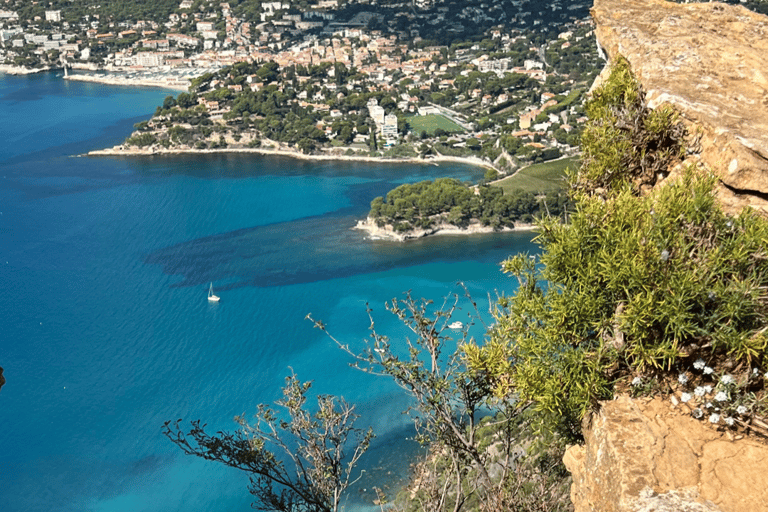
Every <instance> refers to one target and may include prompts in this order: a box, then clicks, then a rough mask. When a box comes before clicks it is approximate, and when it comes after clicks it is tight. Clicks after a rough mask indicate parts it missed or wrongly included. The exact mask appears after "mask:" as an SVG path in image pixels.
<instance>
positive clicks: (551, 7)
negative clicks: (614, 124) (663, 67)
mask: <svg viewBox="0 0 768 512" xmlns="http://www.w3.org/2000/svg"><path fill="white" fill-rule="evenodd" d="M44 4H45V5H44ZM89 4H90V5H89ZM139 15H141V16H142V17H141V18H137V16H139ZM121 16H122V17H121ZM0 23H2V28H1V29H0V41H1V42H2V49H0V59H3V60H4V62H5V68H4V69H5V70H6V72H28V71H34V70H40V69H50V68H56V69H62V68H63V73H64V74H65V75H66V76H65V78H68V79H74V80H84V81H97V82H104V83H112V84H119V85H147V86H159V87H164V88H167V89H169V90H178V91H184V94H185V96H183V97H182V98H181V101H177V100H172V101H166V103H165V105H163V106H162V107H159V108H158V111H157V112H156V116H155V117H154V118H153V119H152V120H150V121H148V122H146V123H140V125H139V126H137V129H136V132H134V133H133V134H132V135H131V136H130V137H129V138H128V139H127V141H126V144H125V145H123V147H122V148H121V149H122V150H133V151H140V152H141V151H143V152H158V151H193V150H198V151H199V150H216V149H223V148H229V149H238V148H241V149H247V148H251V149H259V148H260V149H262V150H264V149H266V148H271V149H274V150H285V151H289V152H290V151H294V152H302V153H305V154H306V153H319V154H321V155H346V156H358V157H360V156H364V157H382V156H384V157H391V158H412V157H419V158H423V157H429V156H454V157H463V158H475V159H478V160H479V161H483V162H485V163H486V164H487V165H489V166H491V167H493V168H495V169H497V170H498V171H500V172H501V173H506V172H511V171H513V170H515V169H517V168H519V167H520V166H521V165H524V164H526V163H530V162H539V161H545V160H550V159H555V158H558V157H561V156H563V155H570V154H573V153H575V152H576V147H577V144H578V134H579V129H580V128H579V127H580V124H581V123H582V122H583V121H584V119H585V118H584V115H583V110H582V107H581V103H582V100H583V96H584V94H585V93H586V91H587V89H588V86H589V84H590V83H591V82H592V80H593V79H594V77H595V75H596V74H597V72H599V69H600V68H601V67H602V66H601V64H600V59H599V57H598V52H597V48H596V45H595V43H594V37H593V35H592V23H591V21H590V19H589V17H588V4H587V3H585V2H578V1H573V2H569V1H567V0H562V1H554V2H551V3H549V4H547V5H539V4H538V3H536V2H531V1H528V0H508V1H495V2H494V1H489V2H486V3H481V4H478V5H474V6H466V5H464V4H463V3H459V2H440V1H435V2H432V1H426V0H425V1H420V2H415V3H402V2H384V1H380V2H377V1H376V0H366V1H363V2H339V1H337V0H321V1H320V2H318V3H313V4H308V3H306V2H300V3H298V2H293V3H291V2H248V1H243V2H229V3H227V2H213V1H207V0H195V1H191V0H182V1H181V2H173V3H168V2H157V6H156V8H155V11H153V12H149V11H147V10H146V9H145V10H144V11H140V10H138V9H137V12H135V13H130V14H129V13H122V15H120V14H118V13H114V12H110V11H107V10H105V8H103V7H101V6H95V5H93V3H92V2H90V3H89V2H86V1H84V0H80V1H73V2H40V3H36V4H33V6H31V7H30V6H29V5H28V4H27V3H25V2H20V1H18V0H7V1H6V2H5V5H4V7H3V10H0ZM266 103H272V104H273V106H272V107H271V108H270V107H268V106H267V105H265V104H266ZM244 105H246V106H245V107H244ZM291 119H294V120H300V122H298V121H297V122H295V123H288V121H290V120H291Z"/></svg>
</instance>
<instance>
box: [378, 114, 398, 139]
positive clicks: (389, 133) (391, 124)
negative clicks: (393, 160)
mask: <svg viewBox="0 0 768 512" xmlns="http://www.w3.org/2000/svg"><path fill="white" fill-rule="evenodd" d="M381 134H382V135H383V136H384V138H385V139H387V140H390V139H394V140H397V116H396V115H394V114H389V115H387V116H384V124H383V125H382V126H381Z"/></svg>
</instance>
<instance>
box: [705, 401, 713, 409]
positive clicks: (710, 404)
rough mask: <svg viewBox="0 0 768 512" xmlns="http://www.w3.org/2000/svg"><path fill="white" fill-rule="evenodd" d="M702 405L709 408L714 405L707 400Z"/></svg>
mask: <svg viewBox="0 0 768 512" xmlns="http://www.w3.org/2000/svg"><path fill="white" fill-rule="evenodd" d="M704 407H706V408H707V409H711V408H713V407H714V405H712V402H707V403H706V404H705V405H704Z"/></svg>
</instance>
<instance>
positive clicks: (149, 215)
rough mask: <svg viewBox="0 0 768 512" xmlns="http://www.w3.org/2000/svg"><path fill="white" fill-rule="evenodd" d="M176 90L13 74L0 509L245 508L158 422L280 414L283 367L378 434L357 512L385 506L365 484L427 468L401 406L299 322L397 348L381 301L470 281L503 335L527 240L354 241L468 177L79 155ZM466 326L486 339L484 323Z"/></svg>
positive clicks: (5, 133)
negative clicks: (389, 204)
mask: <svg viewBox="0 0 768 512" xmlns="http://www.w3.org/2000/svg"><path fill="white" fill-rule="evenodd" d="M167 94H168V92H167V91H163V90H158V89H148V88H127V87H121V86H106V85H102V84H96V83H86V82H76V81H65V80H63V79H62V76H61V72H60V71H59V72H43V73H38V74H34V75H25V76H9V75H3V74H0V103H2V108H0V118H1V119H2V121H3V123H2V128H0V130H2V133H0V135H1V136H2V137H3V139H4V140H6V141H7V144H6V145H5V146H3V147H2V148H0V205H1V206H0V212H1V213H0V278H2V280H3V283H4V286H5V290H7V291H9V292H12V293H6V294H3V296H2V297H1V298H0V307H2V308H3V310H4V311H5V314H4V315H3V318H2V320H0V328H1V329H2V332H3V333H4V334H3V336H2V338H0V366H2V367H3V368H4V377H5V378H6V380H7V382H6V384H5V385H4V386H3V388H2V391H0V411H2V412H0V419H2V423H3V425H4V427H3V429H2V430H0V447H1V448H2V450H1V453H0V466H2V467H3V468H4V483H5V485H3V486H2V488H1V489H0V502H2V503H3V508H4V510H8V511H12V512H16V511H31V512H37V511H40V512H42V511H46V512H48V511H54V512H58V511H62V512H75V511H78V512H79V511H99V512H122V511H126V512H127V511H131V512H137V511H147V512H161V511H162V512H165V511H168V510H186V511H189V512H196V511H200V512H202V511H214V512H224V511H246V510H251V509H250V502H251V499H250V498H251V497H250V495H249V494H248V492H247V478H246V477H245V476H244V475H243V474H240V473H238V472H237V471H235V470H231V469H227V468H219V467H218V466H217V465H216V464H213V463H207V462H205V461H200V460H195V459H193V458H190V457H185V456H184V455H183V454H182V453H180V451H179V450H178V449H177V448H175V447H174V446H173V445H172V444H171V443H170V442H168V440H167V439H165V438H164V437H163V436H162V435H161V433H160V428H161V426H162V424H163V422H164V421H166V420H175V419H177V418H184V420H185V421H188V420H194V419H198V418H199V419H202V420H203V422H206V423H208V425H209V427H211V428H212V429H230V430H232V429H234V428H235V424H234V423H233V422H232V418H233V416H234V415H237V414H243V413H244V414H245V416H246V417H250V416H251V415H252V413H253V412H254V411H255V408H256V405H257V404H259V403H268V402H274V400H275V399H277V398H278V396H279V389H280V386H281V385H282V384H283V380H284V378H285V376H286V375H288V374H289V373H290V371H291V370H290V369H293V371H295V372H296V374H297V375H298V376H299V377H300V378H301V379H303V380H312V381H314V386H313V391H317V392H319V393H334V394H339V395H343V396H344V397H345V398H346V399H347V400H348V401H349V402H351V403H354V404H356V405H357V412H358V413H359V414H361V419H360V425H362V426H367V425H371V426H373V427H374V429H375V430H376V432H377V434H378V437H377V439H376V440H375V442H374V445H373V447H372V449H371V451H370V452H369V453H368V454H367V455H366V458H365V459H364V460H363V461H362V462H363V466H362V467H363V469H366V475H367V476H368V477H369V478H368V479H366V480H365V481H361V485H360V486H359V488H357V489H355V492H354V495H353V496H352V498H351V501H350V502H349V503H348V504H347V507H346V509H347V510H373V509H374V508H375V509H376V510H378V508H376V507H374V506H373V505H372V503H373V493H372V491H371V486H372V485H379V486H381V487H383V488H385V489H394V488H395V487H396V486H397V485H398V483H399V482H402V479H403V478H404V477H405V476H406V475H407V469H408V462H409V458H408V455H409V454H413V453H414V452H415V446H414V443H413V442H411V441H408V440H407V438H410V437H412V429H411V427H410V422H409V420H408V419H407V418H405V417H404V416H403V415H401V411H402V410H404V409H405V407H406V406H407V405H408V403H407V401H406V400H405V398H404V396H403V395H402V394H401V392H400V390H399V389H398V388H396V387H395V386H394V385H393V384H391V383H389V382H385V381H382V380H375V378H374V377H371V376H367V375H364V374H361V373H359V372H356V371H354V370H353V369H351V368H349V367H348V362H349V361H347V360H346V359H345V357H344V356H343V354H341V353H340V352H339V351H338V349H337V348H335V347H334V346H333V345H332V343H331V342H329V340H328V339H327V338H326V337H325V336H324V335H323V334H322V333H320V332H319V331H317V330H316V329H313V328H312V325H311V323H309V322H307V321H305V320H304V317H305V316H306V315H307V313H310V312H311V313H312V315H313V317H314V318H317V319H320V320H322V321H323V322H325V323H326V325H328V327H329V329H330V330H331V331H332V332H333V334H334V335H335V336H336V337H338V338H339V339H343V340H346V341H348V342H349V343H352V344H354V343H360V342H361V340H362V339H363V338H364V337H365V336H366V334H367V332H368V331H367V328H368V326H369V319H368V317H367V315H366V312H365V305H366V304H369V305H370V306H371V307H372V308H373V310H374V315H375V318H376V321H377V328H380V330H381V331H382V332H387V333H389V334H390V335H391V336H392V337H393V339H394V338H396V337H398V336H400V335H402V334H403V332H402V328H401V326H400V325H399V324H398V321H397V319H395V318H392V317H391V315H388V314H387V313H386V312H385V311H384V303H385V301H387V300H391V299H392V298H393V297H402V296H403V293H404V292H406V291H407V290H411V291H412V293H413V294H414V296H417V297H421V296H424V297H426V298H429V299H432V300H434V301H435V302H436V303H437V304H441V303H442V298H443V297H445V296H446V295H448V294H451V293H458V294H459V295H461V294H462V293H463V289H462V288H461V287H459V286H457V284H456V283H457V282H458V281H461V282H463V283H464V285H465V286H466V287H467V289H468V290H469V291H470V293H471V294H472V296H473V298H475V299H476V300H478V301H479V302H480V304H481V306H480V309H481V313H483V314H484V315H485V317H484V318H483V319H482V321H484V322H486V323H491V322H492V320H491V319H490V318H487V316H488V315H487V313H486V312H487V304H485V302H486V297H487V294H488V293H490V294H491V297H493V296H494V293H495V292H498V293H504V294H508V293H511V292H512V291H513V290H514V287H515V282H514V281H512V280H510V279H508V278H506V277H505V276H504V275H503V274H502V273H501V272H500V270H499V263H500V262H501V261H502V260H503V259H504V258H506V257H507V256H509V255H510V254H513V253H516V252H529V253H533V252H536V251H537V248H536V246H535V245H534V244H532V243H531V238H532V233H527V232H509V233H490V234H477V235H468V236H460V237H459V236H456V237H452V236H439V237H430V238H427V239H419V240H413V241H410V242H409V243H408V244H400V243H392V242H389V241H386V240H371V239H370V238H369V237H368V236H367V235H366V234H365V233H363V232H361V231H357V230H353V229H351V228H352V227H353V226H354V225H355V223H356V222H357V220H359V219H363V218H365V216H366V213H367V211H368V209H369V203H370V201H371V199H372V198H373V197H375V196H377V195H382V194H385V193H386V192H387V191H388V190H390V189H391V188H393V187H396V186H397V185H399V184H402V183H408V182H414V181H420V180H426V179H435V178H436V177H443V176H448V177H453V178H456V179H459V180H468V179H475V180H476V179H478V178H479V177H481V176H482V173H483V169H482V168H481V167H477V166H474V165H468V164H467V163H459V162H449V161H441V162H432V161H427V162H424V161H417V162H407V163H406V162H397V163H395V162H390V161H347V160H346V159H335V158H334V159H329V160H320V159H311V160H310V159H301V158H294V157H295V156H297V155H294V154H290V155H287V154H257V153H258V152H259V151H258V150H254V151H252V152H242V153H241V152H232V151H227V152H216V151H215V150H211V151H206V152H197V151H196V152H195V153H194V154H167V155H166V154H163V155H147V154H145V155H140V154H136V155H127V154H122V153H121V154H104V153H102V154H101V156H98V157H77V156H78V155H85V154H88V153H90V152H91V151H94V150H97V149H98V148H104V147H112V146H114V145H117V144H119V143H120V141H122V140H124V139H125V137H126V136H127V135H128V134H130V132H131V129H132V126H133V124H134V123H136V122H138V121H140V120H143V119H146V118H147V117H149V116H150V115H151V113H152V112H153V111H154V109H155V107H156V105H158V104H159V103H162V100H163V97H164V96H165V95H167ZM54 107H55V108H54ZM262 151H263V150H262ZM435 164H438V165H435ZM211 282H213V286H214V290H215V293H216V294H217V295H219V296H220V297H221V302H220V303H218V304H209V303H208V301H207V300H206V296H207V291H208V288H209V285H210V283H211ZM460 307H461V309H460V310H459V312H458V314H457V315H456V318H455V320H460V321H462V322H464V323H465V324H469V323H470V322H471V321H472V320H473V318H472V317H471V316H470V315H472V314H473V310H472V308H471V305H470V304H469V303H468V301H466V300H463V299H462V301H461V302H460ZM470 332H471V334H472V335H474V336H478V337H480V336H482V332H483V326H482V322H480V321H477V322H476V325H473V326H471V327H470Z"/></svg>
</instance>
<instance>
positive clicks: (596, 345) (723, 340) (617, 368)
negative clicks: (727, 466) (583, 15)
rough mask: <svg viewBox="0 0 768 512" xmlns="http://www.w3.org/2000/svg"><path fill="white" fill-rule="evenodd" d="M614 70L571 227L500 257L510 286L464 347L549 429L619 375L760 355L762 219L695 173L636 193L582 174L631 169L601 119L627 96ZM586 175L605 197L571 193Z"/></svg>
mask: <svg viewBox="0 0 768 512" xmlns="http://www.w3.org/2000/svg"><path fill="white" fill-rule="evenodd" d="M619 69H620V72H619V73H618V74H616V72H615V73H614V74H613V75H612V77H611V79H610V80H609V82H608V83H607V84H606V85H605V86H604V89H603V90H604V91H605V90H608V91H617V90H619V89H621V91H622V92H621V94H618V93H613V92H612V93H610V97H611V98H613V99H612V102H613V103H611V104H606V105H605V106H604V107H603V108H602V109H601V110H595V108H594V105H593V107H592V110H591V113H592V115H593V116H594V115H598V116H602V117H598V118H597V119H594V118H593V119H592V120H591V121H590V123H595V124H596V125H597V126H598V128H599V130H602V133H604V136H605V137H607V138H606V139H605V140H600V139H599V138H595V137H596V134H597V133H598V132H597V131H595V130H596V129H595V128H593V127H592V126H590V127H588V128H587V130H586V131H585V133H587V132H589V136H588V138H589V137H593V139H592V140H591V141H590V142H588V143H587V144H591V145H592V149H591V150H590V151H591V153H590V154H588V155H586V156H585V158H584V167H583V168H582V174H581V175H580V176H579V177H578V179H577V182H576V186H577V191H576V193H575V199H576V209H575V212H572V213H571V214H570V215H569V224H567V225H566V224H562V223H560V222H559V221H558V220H556V219H551V218H548V219H543V220H541V221H540V223H539V229H540V234H539V236H538V237H537V239H536V240H537V242H538V243H539V244H540V245H541V247H542V249H543V252H542V254H541V256H540V257H538V258H535V257H529V256H527V255H517V256H514V257H512V258H510V259H509V260H507V261H506V262H504V264H503V270H504V272H506V273H508V274H511V275H513V276H515V277H516V278H517V279H518V283H519V287H518V289H517V291H516V293H515V294H514V295H512V296H509V297H502V298H501V299H500V301H499V310H498V322H497V325H496V327H495V329H494V330H493V331H492V332H491V335H490V340H489V342H488V343H487V344H486V345H485V346H484V347H482V348H480V347H477V346H468V348H467V350H466V352H467V355H468V358H469V360H470V361H471V365H472V366H473V367H475V368H481V369H483V370H484V371H486V372H487V373H488V374H491V375H495V376H496V383H495V388H496V392H497V393H498V394H501V395H504V394H507V393H509V392H512V391H513V390H514V391H515V392H517V393H519V396H520V397H521V399H523V400H532V401H534V402H535V403H536V407H537V409H538V410H539V411H540V412H541V413H542V418H544V420H545V421H546V423H547V425H546V426H547V428H559V429H565V430H566V431H568V432H569V433H570V434H571V435H574V436H576V437H578V436H579V435H580V420H581V418H582V417H583V416H584V415H585V414H586V413H587V412H588V411H589V410H590V409H591V408H592V407H593V406H594V405H595V404H596V402H597V400H599V399H608V398H610V397H611V396H612V394H613V390H614V386H615V384H616V383H617V381H618V380H619V379H620V378H622V377H623V376H625V375H629V374H637V373H639V372H651V373H654V374H657V375H663V374H664V373H665V372H670V371H677V370H678V369H679V368H685V367H686V365H687V366H690V363H691V362H692V358H699V357H701V358H704V359H706V360H709V361H722V362H725V361H728V363H729V364H730V365H732V366H731V367H732V368H736V366H737V365H739V364H742V363H744V364H751V365H752V366H753V367H762V368H764V367H765V365H766V363H767V362H768V361H766V347H767V346H768V334H766V312H768V292H767V291H766V290H768V222H767V221H766V220H765V219H764V218H763V217H760V216H758V215H757V214H755V213H753V212H752V211H745V212H743V213H742V214H741V215H740V216H738V217H731V216H729V215H726V214H725V213H724V212H723V211H722V209H721V208H720V207H719V205H718V204H717V203H716V201H715V198H714V195H713V189H714V185H715V181H716V179H715V178H714V177H712V176H709V175H706V174H705V173H703V171H700V170H696V169H692V168H689V169H687V170H685V171H684V172H682V173H681V176H679V177H677V178H675V180H674V181H672V182H670V183H667V184H665V185H664V186H662V187H658V188H657V189H655V190H654V191H653V192H651V193H650V194H646V195H644V196H643V195H638V194H637V193H636V192H637V190H636V188H635V187H632V186H630V185H631V183H630V182H629V181H628V180H627V179H626V178H627V176H631V175H629V174H627V173H625V174H621V173H620V172H618V171H616V172H613V171H611V172H608V173H607V174H604V175H600V176H598V175H596V174H589V173H591V172H592V171H591V168H592V166H594V165H595V162H596V161H601V162H605V161H608V160H610V159H612V158H613V160H612V161H613V164H612V165H616V169H621V168H625V169H626V170H628V171H629V170H631V169H632V168H626V167H622V166H625V165H627V159H626V158H625V157H618V156H616V155H618V154H619V153H622V152H626V151H630V152H631V151H632V149H631V146H632V143H631V141H629V140H628V139H626V138H625V137H623V136H620V135H617V132H615V131H611V129H610V127H608V126H607V124H606V123H605V118H606V117H608V118H613V117H612V116H613V113H614V112H616V111H618V110H621V109H622V108H624V107H625V106H626V105H627V103H625V101H629V104H630V105H634V104H636V99H637V96H636V93H633V92H632V87H636V85H634V86H633V85H632V84H633V83H634V82H633V80H632V79H631V75H629V74H628V69H627V68H622V67H621V66H620V67H619ZM628 98H629V100H627V99H628ZM632 98H634V99H632ZM616 102H618V105H619V106H618V107H617V106H616V104H615V103H616ZM650 117H651V118H652V119H657V121H648V120H647V118H646V121H644V124H645V125H646V126H649V125H652V126H657V122H658V119H659V118H657V117H654V116H650ZM662 124H664V123H662ZM597 147H601V150H600V153H599V154H598V153H596V151H595V149H594V148H597ZM636 162H637V161H636ZM585 169H586V170H585ZM601 169H609V168H608V167H602V168H601ZM585 173H586V174H587V175H590V176H592V177H593V178H594V179H596V180H597V181H593V182H591V184H592V185H595V184H599V185H603V186H607V187H608V188H607V189H606V190H605V192H604V193H600V194H590V193H585V192H588V191H587V190H585V189H579V188H578V187H579V186H580V185H584V184H585V183H588V182H589V180H587V181H584V175H585ZM612 186H613V187H612ZM689 360H690V361H689Z"/></svg>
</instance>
